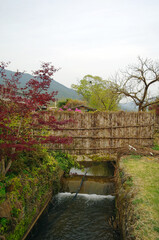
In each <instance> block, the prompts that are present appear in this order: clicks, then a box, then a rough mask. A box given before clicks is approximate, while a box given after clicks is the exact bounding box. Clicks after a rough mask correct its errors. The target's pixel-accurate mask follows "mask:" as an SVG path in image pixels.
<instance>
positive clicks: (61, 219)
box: [29, 193, 120, 240]
mask: <svg viewBox="0 0 159 240" xmlns="http://www.w3.org/2000/svg"><path fill="white" fill-rule="evenodd" d="M74 196H75V194H71V193H59V194H57V195H56V196H55V197H54V198H53V201H52V202H53V205H52V206H51V207H50V209H49V213H48V214H45V216H43V217H42V218H41V219H40V221H39V223H38V229H37V230H36V232H34V235H32V237H30V238H29V240H33V239H34V240H118V239H120V238H119V235H118V233H117V232H116V231H115V230H114V229H113V228H112V226H111V224H110V219H111V218H112V216H114V210H115V207H114V197H113V196H110V195H108V196H103V195H96V194H78V195H77V197H76V198H74ZM32 234H33V233H32Z"/></svg>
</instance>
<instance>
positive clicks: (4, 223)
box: [0, 217, 10, 234]
mask: <svg viewBox="0 0 159 240" xmlns="http://www.w3.org/2000/svg"><path fill="white" fill-rule="evenodd" d="M9 224H10V221H9V220H8V219H6V218H4V217H3V218H0V234H3V233H4V232H5V231H6V230H7V229H8V226H9Z"/></svg>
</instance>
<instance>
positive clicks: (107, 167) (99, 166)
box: [70, 161, 114, 177]
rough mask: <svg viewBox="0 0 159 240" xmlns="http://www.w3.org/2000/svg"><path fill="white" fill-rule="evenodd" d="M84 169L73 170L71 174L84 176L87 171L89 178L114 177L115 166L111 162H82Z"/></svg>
mask: <svg viewBox="0 0 159 240" xmlns="http://www.w3.org/2000/svg"><path fill="white" fill-rule="evenodd" d="M81 166H83V169H82V170H80V169H76V168H71V170H70V175H71V174H78V175H84V173H85V172H86V171H87V176H107V177H109V176H113V175H114V166H113V165H112V163H111V162H90V161H88V162H81Z"/></svg>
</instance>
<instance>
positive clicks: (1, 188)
mask: <svg viewBox="0 0 159 240" xmlns="http://www.w3.org/2000/svg"><path fill="white" fill-rule="evenodd" d="M5 195H6V190H5V183H3V182H0V199H1V198H4V197H5Z"/></svg>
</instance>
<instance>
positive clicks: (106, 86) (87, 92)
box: [72, 75, 120, 111]
mask: <svg viewBox="0 0 159 240" xmlns="http://www.w3.org/2000/svg"><path fill="white" fill-rule="evenodd" d="M72 88H73V89H75V90H76V91H77V92H78V93H79V94H81V95H82V96H83V99H84V100H85V101H87V102H88V104H89V105H90V106H91V107H94V108H97V109H98V110H110V111H111V110H117V108H118V103H119V100H120V98H119V96H118V95H117V94H115V93H113V91H112V89H111V82H110V81H106V80H103V79H102V78H101V77H98V76H92V75H86V76H84V78H83V79H82V80H80V82H79V84H78V85H75V84H74V85H72Z"/></svg>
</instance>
